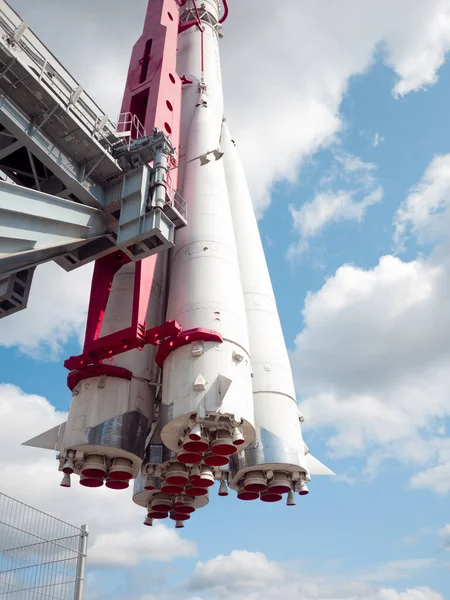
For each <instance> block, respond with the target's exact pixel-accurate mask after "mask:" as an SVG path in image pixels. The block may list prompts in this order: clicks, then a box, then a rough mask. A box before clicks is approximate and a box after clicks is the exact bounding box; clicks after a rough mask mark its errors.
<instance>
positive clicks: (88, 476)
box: [61, 451, 133, 490]
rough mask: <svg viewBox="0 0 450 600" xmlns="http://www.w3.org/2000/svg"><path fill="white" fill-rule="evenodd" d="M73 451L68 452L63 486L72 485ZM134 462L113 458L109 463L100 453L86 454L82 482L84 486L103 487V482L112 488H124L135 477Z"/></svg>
mask: <svg viewBox="0 0 450 600" xmlns="http://www.w3.org/2000/svg"><path fill="white" fill-rule="evenodd" d="M73 454H74V453H73V452H71V451H69V452H68V453H67V458H66V460H65V463H64V465H63V468H62V472H63V473H64V477H63V479H62V481H61V487H70V476H71V475H72V473H73V472H74V470H75V465H74V458H73ZM132 466H133V463H132V461H131V460H129V459H127V458H120V457H118V458H113V459H112V460H110V461H109V466H108V464H107V461H106V458H105V457H104V456H102V455H100V454H89V455H88V456H86V458H85V461H84V464H83V466H82V468H81V472H80V484H81V485H83V486H84V487H91V488H95V487H101V486H102V485H103V484H105V485H106V487H108V488H110V489H112V490H124V489H126V488H128V487H129V486H130V480H131V479H133V469H132Z"/></svg>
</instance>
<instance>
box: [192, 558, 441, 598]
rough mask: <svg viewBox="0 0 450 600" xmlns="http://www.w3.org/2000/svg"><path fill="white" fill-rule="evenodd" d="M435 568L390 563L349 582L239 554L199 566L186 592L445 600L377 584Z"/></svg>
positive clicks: (425, 592)
mask: <svg viewBox="0 0 450 600" xmlns="http://www.w3.org/2000/svg"><path fill="white" fill-rule="evenodd" d="M433 565H434V561H432V560H426V559H423V560H422V559H415V560H414V559H413V560H405V561H398V562H393V563H386V564H385V565H380V566H378V567H375V568H374V569H372V570H371V571H368V572H367V573H354V574H352V575H349V576H344V575H333V574H330V573H326V574H324V575H322V574H317V575H313V574H311V573H308V572H307V571H306V570H305V569H304V568H303V567H301V566H299V565H295V566H288V565H285V564H282V563H277V562H273V561H270V560H269V559H268V558H267V557H266V556H265V555H264V554H262V553H260V552H247V551H242V550H234V551H233V552H232V553H231V554H230V555H228V556H223V555H220V556H216V557H215V558H212V559H210V560H208V561H206V562H204V563H197V565H196V567H195V570H194V572H193V574H192V576H191V577H190V579H189V580H188V582H187V585H185V584H183V588H184V589H186V587H187V589H188V591H191V590H192V591H195V592H199V593H200V595H201V596H202V595H203V594H205V596H206V597H208V598H209V599H211V600H228V599H230V600H231V598H235V597H236V594H237V593H239V597H240V598H242V599H243V600H257V599H258V600H259V599H261V600H275V599H276V598H280V597H283V598H285V597H287V598H289V597H291V598H302V599H304V600H443V597H442V596H441V594H439V593H438V592H434V591H432V590H431V589H429V588H427V587H416V588H411V589H406V590H404V591H398V590H396V589H393V588H384V587H381V588H377V587H374V586H373V585H372V582H373V581H385V582H388V581H397V580H398V579H407V578H409V577H410V576H411V575H413V574H415V573H417V572H418V571H423V570H426V569H428V568H430V567H431V566H433Z"/></svg>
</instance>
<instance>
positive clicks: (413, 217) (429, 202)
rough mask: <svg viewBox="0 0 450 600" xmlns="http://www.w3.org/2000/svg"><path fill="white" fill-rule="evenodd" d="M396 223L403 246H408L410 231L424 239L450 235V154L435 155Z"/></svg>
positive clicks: (421, 239) (422, 241) (399, 243)
mask: <svg viewBox="0 0 450 600" xmlns="http://www.w3.org/2000/svg"><path fill="white" fill-rule="evenodd" d="M394 225H395V234H394V241H395V242H396V244H397V246H398V247H399V248H400V249H404V244H405V242H406V239H407V236H408V233H410V234H412V235H414V236H415V237H417V239H418V241H419V242H420V243H430V242H431V243H436V242H438V241H442V240H443V239H446V238H448V231H449V228H450V154H444V155H437V156H435V157H434V158H433V160H432V161H431V163H430V164H429V165H428V167H427V169H426V171H425V173H424V175H423V177H422V178H421V180H420V181H419V183H418V184H417V185H416V186H414V187H413V189H412V190H411V192H410V194H409V195H408V196H407V198H406V199H405V200H404V201H403V202H402V204H401V206H400V208H399V209H398V211H397V213H396V215H395V219H394Z"/></svg>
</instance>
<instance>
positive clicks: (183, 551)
mask: <svg viewBox="0 0 450 600" xmlns="http://www.w3.org/2000/svg"><path fill="white" fill-rule="evenodd" d="M141 512H142V511H141ZM180 542H181V543H180ZM196 554H197V547H196V544H195V543H194V542H190V541H188V540H182V541H181V540H180V537H179V535H178V534H177V532H176V531H175V529H168V528H167V527H166V526H165V525H162V524H160V523H155V525H154V526H153V528H152V530H151V531H149V530H148V528H147V527H145V528H143V527H141V528H140V531H139V532H138V531H136V529H135V528H133V529H130V530H128V531H116V530H114V531H108V532H104V533H100V534H99V535H98V536H97V537H96V539H95V540H94V542H93V543H92V544H90V547H89V566H90V567H108V568H125V569H126V568H128V567H135V566H137V565H138V564H139V563H141V562H145V561H149V560H153V561H164V562H166V561H167V562H170V561H171V560H173V559H174V558H177V557H181V556H183V557H192V556H196Z"/></svg>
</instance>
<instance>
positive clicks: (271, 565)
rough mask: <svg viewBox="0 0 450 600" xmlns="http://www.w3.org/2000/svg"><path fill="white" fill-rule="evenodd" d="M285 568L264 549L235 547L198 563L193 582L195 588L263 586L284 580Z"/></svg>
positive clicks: (254, 587) (241, 588)
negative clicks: (263, 550) (270, 557)
mask: <svg viewBox="0 0 450 600" xmlns="http://www.w3.org/2000/svg"><path fill="white" fill-rule="evenodd" d="M283 576H284V573H283V569H282V568H281V567H280V566H279V565H278V564H277V563H275V562H272V561H269V560H268V558H267V557H266V555H265V554H263V553H262V552H249V551H247V550H233V552H232V553H231V554H230V555H229V556H224V555H222V554H221V555H219V556H216V557H215V558H212V559H211V560H208V561H206V562H204V563H203V562H199V563H197V565H196V567H195V570H194V573H193V575H192V577H191V581H190V586H191V587H192V588H193V589H196V590H202V589H208V588H214V587H220V588H226V589H227V590H229V591H230V592H231V591H232V590H246V589H252V588H253V589H258V588H259V589H261V588H265V587H266V586H267V585H270V584H276V583H278V582H281V581H282V580H283Z"/></svg>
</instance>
